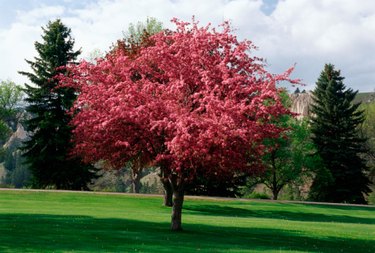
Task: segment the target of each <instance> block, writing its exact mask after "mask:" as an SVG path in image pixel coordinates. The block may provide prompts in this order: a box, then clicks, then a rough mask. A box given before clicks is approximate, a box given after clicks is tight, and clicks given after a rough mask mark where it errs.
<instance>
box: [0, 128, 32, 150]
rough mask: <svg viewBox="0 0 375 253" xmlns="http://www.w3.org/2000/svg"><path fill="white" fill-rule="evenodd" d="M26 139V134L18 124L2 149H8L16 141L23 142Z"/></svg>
mask: <svg viewBox="0 0 375 253" xmlns="http://www.w3.org/2000/svg"><path fill="white" fill-rule="evenodd" d="M27 137H28V135H27V132H26V131H25V129H24V128H23V126H22V125H21V124H18V126H17V130H16V131H15V132H14V133H13V134H12V136H11V137H10V138H9V140H8V141H7V142H6V143H5V144H4V146H3V147H4V148H5V149H6V148H8V147H9V146H11V145H12V143H14V142H15V141H17V140H21V141H23V140H25V139H26V138H27Z"/></svg>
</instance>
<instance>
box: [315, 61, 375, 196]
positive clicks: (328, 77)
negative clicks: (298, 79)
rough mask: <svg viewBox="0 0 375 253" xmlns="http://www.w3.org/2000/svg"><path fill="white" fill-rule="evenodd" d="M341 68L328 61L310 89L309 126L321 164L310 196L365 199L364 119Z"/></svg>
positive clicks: (354, 94)
mask: <svg viewBox="0 0 375 253" xmlns="http://www.w3.org/2000/svg"><path fill="white" fill-rule="evenodd" d="M343 79H344V78H343V77H341V76H340V71H338V70H335V69H334V66H333V65H331V64H327V65H325V67H324V70H323V71H322V73H321V74H320V77H319V79H318V81H317V83H316V88H315V90H314V91H313V101H314V104H313V105H312V108H311V109H312V110H311V111H312V117H311V129H312V133H313V141H314V143H315V145H316V147H317V149H318V154H319V155H320V156H321V158H322V161H323V164H324V167H325V168H326V169H321V170H319V171H318V172H317V175H316V177H315V179H314V182H313V185H312V188H311V194H310V196H311V198H312V199H313V200H317V201H328V202H347V203H366V201H365V198H364V195H366V194H368V193H369V191H370V189H369V183H370V182H369V180H368V178H367V176H366V174H365V173H366V169H367V167H366V164H365V161H364V159H363V158H362V156H361V154H362V153H364V152H365V149H364V143H365V141H366V140H365V139H363V138H360V137H359V134H358V131H357V130H358V127H359V125H360V124H362V123H363V121H364V114H363V111H361V110H358V108H359V105H360V104H358V103H357V104H354V103H352V102H353V100H354V98H355V96H356V94H357V92H354V91H353V90H352V89H346V87H345V85H344V83H343Z"/></svg>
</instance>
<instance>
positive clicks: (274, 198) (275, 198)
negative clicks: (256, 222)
mask: <svg viewBox="0 0 375 253" xmlns="http://www.w3.org/2000/svg"><path fill="white" fill-rule="evenodd" d="M278 196H279V191H278V190H272V199H273V200H277V198H278Z"/></svg>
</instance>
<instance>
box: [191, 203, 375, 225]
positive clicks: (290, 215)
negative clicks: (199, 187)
mask: <svg viewBox="0 0 375 253" xmlns="http://www.w3.org/2000/svg"><path fill="white" fill-rule="evenodd" d="M325 208H326V209H328V208H330V207H328V206H326V207H325ZM184 209H185V210H189V211H193V212H194V213H199V214H203V215H213V216H228V217H229V216H230V217H244V218H250V217H254V218H267V219H278V220H280V219H283V220H293V221H307V222H340V223H352V224H375V212H374V218H363V217H355V216H349V215H341V214H335V215H327V214H322V213H307V212H293V211H284V210H259V209H256V210H251V208H246V209H245V208H237V207H229V206H220V205H185V207H184ZM362 210H363V209H362ZM365 210H366V209H365ZM368 210H369V209H367V211H368ZM348 211H349V210H348Z"/></svg>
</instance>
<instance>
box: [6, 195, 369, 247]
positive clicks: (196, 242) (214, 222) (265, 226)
mask: <svg viewBox="0 0 375 253" xmlns="http://www.w3.org/2000/svg"><path fill="white" fill-rule="evenodd" d="M161 201H162V200H161V197H145V196H137V195H113V194H94V193H92V194H88V193H70V192H58V193H54V192H34V191H0V252H178V253H183V252H375V208H374V207H353V206H330V205H307V204H296V203H278V202H270V201H240V200H227V201H225V200H213V199H190V198H187V199H186V200H185V204H184V210H183V224H184V231H183V232H180V233H173V232H171V231H169V222H170V208H167V207H163V206H162V205H161Z"/></svg>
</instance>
